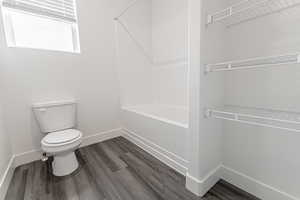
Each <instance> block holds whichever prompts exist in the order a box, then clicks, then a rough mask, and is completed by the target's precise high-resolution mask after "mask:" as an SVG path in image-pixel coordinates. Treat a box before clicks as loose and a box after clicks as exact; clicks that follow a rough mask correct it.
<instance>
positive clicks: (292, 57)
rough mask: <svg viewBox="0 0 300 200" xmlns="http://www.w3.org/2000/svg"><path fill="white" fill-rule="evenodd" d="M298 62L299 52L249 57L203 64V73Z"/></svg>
mask: <svg viewBox="0 0 300 200" xmlns="http://www.w3.org/2000/svg"><path fill="white" fill-rule="evenodd" d="M299 63H300V53H295V54H287V55H278V56H270V57H259V58H251V59H247V60H237V61H229V62H223V63H216V64H208V65H206V66H205V73H206V74H207V73H210V72H218V71H232V70H241V69H252V68H261V67H272V66H282V65H290V64H299Z"/></svg>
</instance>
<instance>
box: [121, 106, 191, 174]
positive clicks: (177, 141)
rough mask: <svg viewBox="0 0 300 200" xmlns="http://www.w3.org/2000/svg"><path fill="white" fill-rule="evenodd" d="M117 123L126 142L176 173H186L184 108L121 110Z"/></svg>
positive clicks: (186, 126) (143, 107) (186, 125)
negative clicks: (122, 130) (119, 120)
mask: <svg viewBox="0 0 300 200" xmlns="http://www.w3.org/2000/svg"><path fill="white" fill-rule="evenodd" d="M121 121H122V125H123V129H124V131H125V135H124V136H125V137H126V138H127V139H128V140H130V141H132V142H133V143H135V144H137V145H138V146H140V147H141V148H142V149H144V150H145V151H147V152H149V153H150V154H152V155H153V156H155V157H156V158H158V159H159V160H161V161H162V162H164V163H165V164H167V165H169V166H170V167H172V168H174V169H175V170H177V171H178V172H180V173H182V174H185V173H186V169H187V164H188V162H187V134H188V110H187V109H186V108H185V107H176V106H163V105H138V106H129V107H122V109H121Z"/></svg>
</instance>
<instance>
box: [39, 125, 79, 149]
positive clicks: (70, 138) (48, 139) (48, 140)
mask: <svg viewBox="0 0 300 200" xmlns="http://www.w3.org/2000/svg"><path fill="white" fill-rule="evenodd" d="M81 137H82V133H81V132H80V131H78V130H75V129H67V130H63V131H57V132H52V133H49V134H48V135H46V136H45V137H44V138H43V140H42V144H43V145H45V146H61V145H66V144H70V143H73V142H75V141H77V140H78V139H80V138H81Z"/></svg>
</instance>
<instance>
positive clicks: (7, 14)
mask: <svg viewBox="0 0 300 200" xmlns="http://www.w3.org/2000/svg"><path fill="white" fill-rule="evenodd" d="M74 4H75V5H74V6H75V16H76V22H71V21H67V20H62V19H59V18H55V17H49V16H45V15H39V14H35V13H31V12H26V11H22V10H18V9H12V8H8V7H4V6H2V1H1V0H0V7H1V11H2V18H3V26H4V32H5V37H6V43H7V46H8V47H10V48H28V49H38V50H47V51H63V52H68V53H80V52H81V50H80V39H79V28H78V19H77V5H76V0H74ZM13 12H19V13H22V14H26V15H32V16H34V17H40V18H46V19H49V20H53V21H58V22H61V23H67V24H69V25H71V31H72V40H73V51H64V50H55V49H47V48H43V49H41V48H34V47H23V46H18V45H17V44H16V40H15V32H14V28H13V22H12V17H11V14H12V13H13Z"/></svg>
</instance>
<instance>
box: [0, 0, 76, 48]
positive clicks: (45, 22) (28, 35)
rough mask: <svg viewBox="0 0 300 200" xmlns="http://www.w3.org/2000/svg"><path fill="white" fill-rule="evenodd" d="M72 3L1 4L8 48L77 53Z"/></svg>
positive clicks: (15, 0)
mask: <svg viewBox="0 0 300 200" xmlns="http://www.w3.org/2000/svg"><path fill="white" fill-rule="evenodd" d="M75 10H76V9H75V0H3V3H2V13H3V20H4V29H5V35H6V41H7V45H8V46H9V47H24V48H34V49H47V50H56V51H66V52H74V53H75V52H76V53H79V52H80V45H79V36H78V25H77V18H76V11H75Z"/></svg>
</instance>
